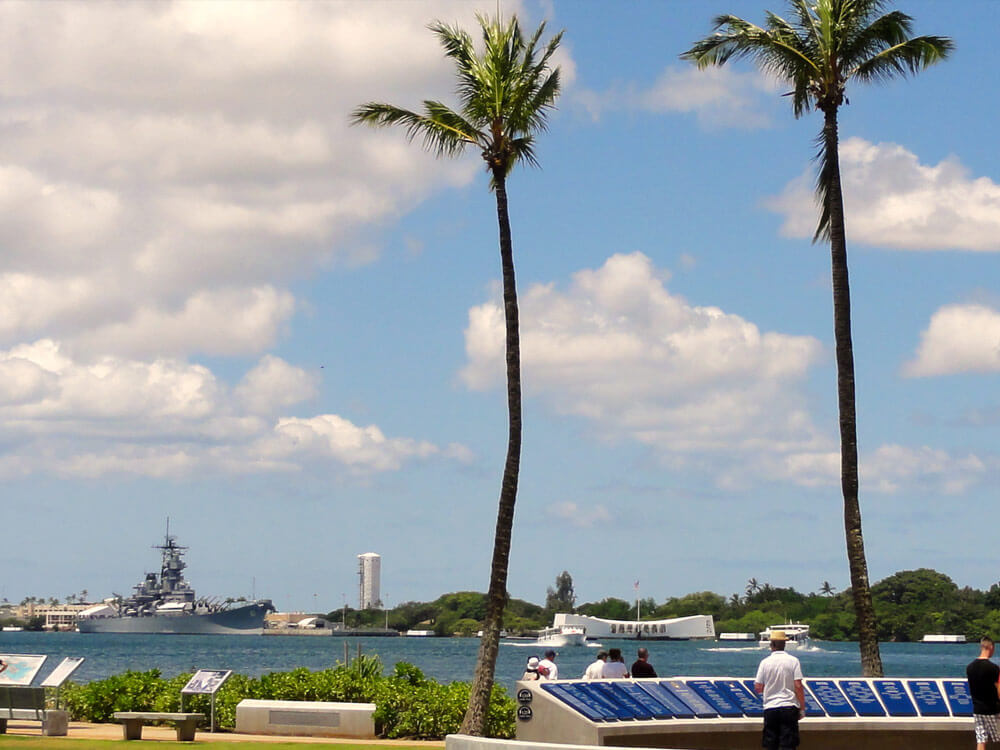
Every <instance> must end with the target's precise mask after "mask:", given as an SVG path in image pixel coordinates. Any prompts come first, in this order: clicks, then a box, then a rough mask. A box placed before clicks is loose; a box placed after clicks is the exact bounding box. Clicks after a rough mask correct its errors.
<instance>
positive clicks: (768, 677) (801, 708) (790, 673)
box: [754, 630, 806, 750]
mask: <svg viewBox="0 0 1000 750" xmlns="http://www.w3.org/2000/svg"><path fill="white" fill-rule="evenodd" d="M785 640H786V636H785V631H783V630H772V631H771V654H770V656H768V657H767V658H765V659H764V660H763V661H761V663H760V666H759V667H757V677H756V678H754V690H756V691H757V692H758V693H761V694H763V696H764V737H763V741H762V743H761V744H762V746H763V747H764V748H766V750H793V748H796V747H798V746H799V719H800V718H801V717H802V716H805V712H806V696H805V690H804V689H803V687H802V665H801V664H799V660H798V659H796V658H795V657H794V656H792V655H791V654H788V653H785Z"/></svg>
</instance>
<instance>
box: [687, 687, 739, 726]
mask: <svg viewBox="0 0 1000 750" xmlns="http://www.w3.org/2000/svg"><path fill="white" fill-rule="evenodd" d="M687 685H688V687H689V688H691V689H692V690H694V691H695V692H696V693H698V695H700V696H701V697H702V698H704V699H705V700H706V701H708V703H709V705H711V706H712V708H714V709H715V710H716V711H717V712H718V714H719V716H721V717H723V718H726V719H730V718H737V717H739V718H742V717H743V711H741V710H740V707H739V706H738V705H737V704H735V703H733V701H731V700H730V699H729V696H728V694H727V693H724V692H722V691H721V690H719V689H718V688H717V687H716V686H715V685H713V684H712V683H711V682H709V681H708V680H688V681H687Z"/></svg>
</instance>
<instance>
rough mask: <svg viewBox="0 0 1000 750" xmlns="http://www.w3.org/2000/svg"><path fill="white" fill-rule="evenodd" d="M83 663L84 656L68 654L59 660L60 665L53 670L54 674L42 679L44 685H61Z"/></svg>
mask: <svg viewBox="0 0 1000 750" xmlns="http://www.w3.org/2000/svg"><path fill="white" fill-rule="evenodd" d="M81 664H83V657H82V656H67V657H66V658H65V659H63V660H62V661H61V662H59V666H58V667H56V668H55V669H53V670H52V674H50V675H49V676H48V677H46V678H45V679H44V680H42V687H59V686H60V685H62V684H63V683H64V682H66V680H68V679H69V676H70V675H71V674H73V673H74V672H75V671H76V668H77V667H79V666H80V665H81Z"/></svg>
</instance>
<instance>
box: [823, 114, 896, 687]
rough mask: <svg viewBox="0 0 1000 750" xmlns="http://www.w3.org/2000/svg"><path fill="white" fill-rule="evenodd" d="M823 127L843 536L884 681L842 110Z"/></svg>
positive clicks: (866, 652)
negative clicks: (864, 509)
mask: <svg viewBox="0 0 1000 750" xmlns="http://www.w3.org/2000/svg"><path fill="white" fill-rule="evenodd" d="M824 114H825V118H824V122H823V166H822V175H823V176H822V178H821V179H825V180H827V181H828V182H827V185H826V186H825V191H824V192H825V195H826V200H827V206H826V209H827V215H828V217H829V222H830V225H829V226H830V254H831V268H832V273H833V329H834V338H835V340H836V347H837V397H838V401H839V405H840V482H841V486H842V489H843V493H844V532H845V534H846V536H847V563H848V566H849V567H850V571H851V593H852V594H853V596H854V611H855V613H856V615H857V620H858V641H859V645H860V648H861V669H862V673H863V674H864V676H865V677H881V676H882V656H881V654H880V653H879V648H878V635H877V631H876V625H875V609H874V607H873V606H872V592H871V586H870V583H869V581H868V561H867V559H866V558H865V542H864V538H863V537H862V535H861V506H860V504H859V503H858V428H857V427H858V426H857V411H856V406H855V394H854V345H853V343H852V341H851V288H850V283H849V280H848V275H847V238H846V235H845V229H844V197H843V194H842V192H841V185H840V154H839V147H838V136H837V107H835V106H831V107H828V108H827V109H826V110H825V111H824Z"/></svg>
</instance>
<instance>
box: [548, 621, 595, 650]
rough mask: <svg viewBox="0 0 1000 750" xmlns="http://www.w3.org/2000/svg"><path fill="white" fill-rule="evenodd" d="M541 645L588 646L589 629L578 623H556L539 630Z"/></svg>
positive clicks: (560, 646) (556, 646) (554, 646)
mask: <svg viewBox="0 0 1000 750" xmlns="http://www.w3.org/2000/svg"><path fill="white" fill-rule="evenodd" d="M536 643H537V644H538V645H539V646H551V647H552V648H564V647H566V646H586V645H587V630H586V628H581V627H577V626H576V625H556V626H554V627H551V628H545V629H544V630H539V631H538V640H537V641H536Z"/></svg>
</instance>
